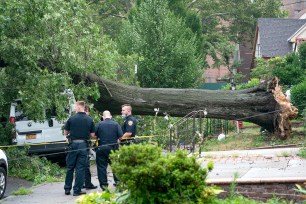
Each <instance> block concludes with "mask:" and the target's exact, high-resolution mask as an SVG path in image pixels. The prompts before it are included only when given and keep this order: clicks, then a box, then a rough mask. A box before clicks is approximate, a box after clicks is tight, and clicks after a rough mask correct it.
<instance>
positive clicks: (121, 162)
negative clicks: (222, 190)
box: [111, 144, 218, 204]
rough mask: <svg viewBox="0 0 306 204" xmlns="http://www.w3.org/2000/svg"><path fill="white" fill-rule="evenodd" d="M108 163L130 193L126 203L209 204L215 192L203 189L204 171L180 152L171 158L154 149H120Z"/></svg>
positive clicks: (143, 147)
mask: <svg viewBox="0 0 306 204" xmlns="http://www.w3.org/2000/svg"><path fill="white" fill-rule="evenodd" d="M111 160H112V169H113V171H114V173H115V174H116V175H117V177H118V178H119V180H120V181H121V186H122V187H123V189H127V190H128V191H129V194H128V195H129V196H127V199H126V201H125V203H133V204H137V203H139V204H140V203H148V204H149V203H169V204H170V203H210V202H211V201H212V200H213V199H214V198H215V195H216V193H217V191H218V190H216V189H215V188H209V187H207V186H206V184H205V179H206V176H207V169H205V168H204V169H203V168H201V166H200V164H198V163H197V162H196V158H195V156H191V157H188V156H187V153H186V152H183V151H180V150H179V151H177V152H176V153H175V154H174V155H172V154H162V150H161V148H159V147H157V146H153V145H142V144H140V145H130V146H123V147H122V148H120V150H119V151H117V152H114V153H112V154H111ZM212 167H213V165H212V164H210V165H209V167H208V170H211V169H212Z"/></svg>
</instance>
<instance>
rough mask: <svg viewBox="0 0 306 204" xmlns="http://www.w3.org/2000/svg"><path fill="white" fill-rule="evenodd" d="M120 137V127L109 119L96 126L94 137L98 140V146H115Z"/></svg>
mask: <svg viewBox="0 0 306 204" xmlns="http://www.w3.org/2000/svg"><path fill="white" fill-rule="evenodd" d="M122 135H123V133H122V130H121V127H120V125H119V124H118V123H117V122H115V121H113V120H111V119H105V120H104V121H102V122H99V123H98V124H97V125H96V136H97V138H99V145H106V144H116V143H117V141H118V139H119V138H120V137H122Z"/></svg>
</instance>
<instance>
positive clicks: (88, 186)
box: [83, 105, 97, 189]
mask: <svg viewBox="0 0 306 204" xmlns="http://www.w3.org/2000/svg"><path fill="white" fill-rule="evenodd" d="M85 113H86V115H88V116H89V115H90V107H89V106H88V105H85ZM89 144H90V142H89ZM87 150H88V158H87V161H88V162H87V165H86V168H85V183H84V186H83V188H86V189H96V188H97V186H95V185H93V184H92V183H91V173H90V158H89V153H90V149H89V148H88V149H87Z"/></svg>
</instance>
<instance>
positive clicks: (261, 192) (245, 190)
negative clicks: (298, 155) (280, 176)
mask: <svg viewBox="0 0 306 204" xmlns="http://www.w3.org/2000/svg"><path fill="white" fill-rule="evenodd" d="M295 184H299V185H301V186H303V187H304V189H305V188H306V184H305V183H258V184H247V183H246V184H237V186H236V188H235V192H236V193H239V194H241V195H243V196H245V197H247V198H250V199H254V200H258V201H266V200H268V199H270V198H273V197H274V196H275V197H277V198H283V199H285V200H287V201H294V202H295V203H304V202H305V203H306V195H303V194H300V193H299V192H296V191H295V190H294V189H296V186H295ZM217 186H219V187H221V188H222V189H223V190H225V191H226V192H224V193H221V194H220V195H219V197H220V198H225V197H227V196H228V193H229V189H230V188H229V186H230V184H218V185H217Z"/></svg>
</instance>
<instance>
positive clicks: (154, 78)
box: [119, 0, 202, 88]
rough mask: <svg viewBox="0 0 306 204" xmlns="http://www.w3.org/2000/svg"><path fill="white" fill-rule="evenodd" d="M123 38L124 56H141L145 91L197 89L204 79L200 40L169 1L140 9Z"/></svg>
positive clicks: (149, 0)
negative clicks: (201, 77)
mask: <svg viewBox="0 0 306 204" xmlns="http://www.w3.org/2000/svg"><path fill="white" fill-rule="evenodd" d="M129 18H130V19H129V21H128V22H126V23H125V25H124V27H123V29H122V33H121V35H120V37H119V47H120V50H121V52H122V53H124V54H131V53H137V54H138V55H139V56H140V57H141V58H142V59H141V60H140V61H139V63H138V64H139V66H138V67H139V69H138V73H137V77H138V80H139V82H140V85H141V86H142V87H165V88H168V87H177V88H188V87H193V86H194V85H195V84H196V83H197V82H198V81H197V79H198V78H199V77H200V76H201V68H202V60H201V57H202V56H201V52H199V49H198V47H199V46H198V38H197V35H195V34H194V33H193V32H192V30H191V29H190V28H188V27H187V26H186V24H185V22H184V21H183V20H182V19H181V18H179V17H177V16H176V15H175V14H174V13H173V12H172V11H171V10H170V9H169V6H168V4H167V1H164V0H145V1H142V2H141V3H140V5H139V6H137V7H136V10H135V11H134V12H133V13H132V14H131V15H130V17H129Z"/></svg>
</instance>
